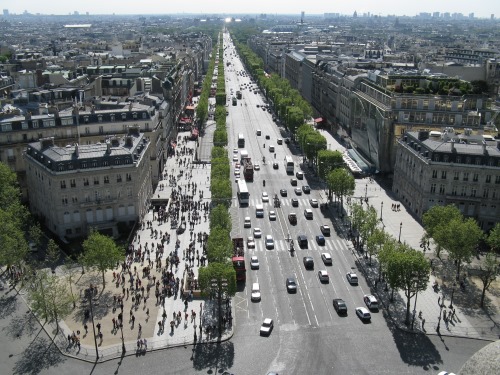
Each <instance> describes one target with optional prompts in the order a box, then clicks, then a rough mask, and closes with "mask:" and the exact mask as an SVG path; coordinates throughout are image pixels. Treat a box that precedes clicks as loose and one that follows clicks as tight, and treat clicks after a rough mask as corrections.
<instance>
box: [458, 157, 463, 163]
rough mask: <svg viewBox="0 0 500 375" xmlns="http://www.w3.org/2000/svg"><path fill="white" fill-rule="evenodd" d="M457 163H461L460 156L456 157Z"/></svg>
mask: <svg viewBox="0 0 500 375" xmlns="http://www.w3.org/2000/svg"><path fill="white" fill-rule="evenodd" d="M457 163H459V164H460V163H462V157H461V156H457Z"/></svg>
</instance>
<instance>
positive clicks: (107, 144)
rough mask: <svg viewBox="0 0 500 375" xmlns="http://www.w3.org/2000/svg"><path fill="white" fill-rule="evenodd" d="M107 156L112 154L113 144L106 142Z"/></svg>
mask: <svg viewBox="0 0 500 375" xmlns="http://www.w3.org/2000/svg"><path fill="white" fill-rule="evenodd" d="M106 154H108V155H109V154H111V142H109V141H106Z"/></svg>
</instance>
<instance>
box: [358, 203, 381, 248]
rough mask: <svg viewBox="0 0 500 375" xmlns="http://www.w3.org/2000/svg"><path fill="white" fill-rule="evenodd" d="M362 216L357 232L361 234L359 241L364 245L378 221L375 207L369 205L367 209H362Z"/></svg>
mask: <svg viewBox="0 0 500 375" xmlns="http://www.w3.org/2000/svg"><path fill="white" fill-rule="evenodd" d="M363 216H364V217H363V222H362V224H361V226H360V227H359V233H360V236H361V241H362V242H363V245H364V244H365V242H366V240H367V239H368V237H370V235H371V234H372V233H373V231H374V230H375V228H376V227H377V224H378V222H379V221H378V215H377V210H375V207H373V206H369V207H368V209H367V210H366V211H364V215H363ZM363 245H362V246H363Z"/></svg>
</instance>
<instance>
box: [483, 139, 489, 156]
mask: <svg viewBox="0 0 500 375" xmlns="http://www.w3.org/2000/svg"><path fill="white" fill-rule="evenodd" d="M483 155H488V151H486V141H483Z"/></svg>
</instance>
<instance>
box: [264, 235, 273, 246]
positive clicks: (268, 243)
mask: <svg viewBox="0 0 500 375" xmlns="http://www.w3.org/2000/svg"><path fill="white" fill-rule="evenodd" d="M266 248H267V249H274V240H273V236H271V235H270V234H268V235H267V236H266Z"/></svg>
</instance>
